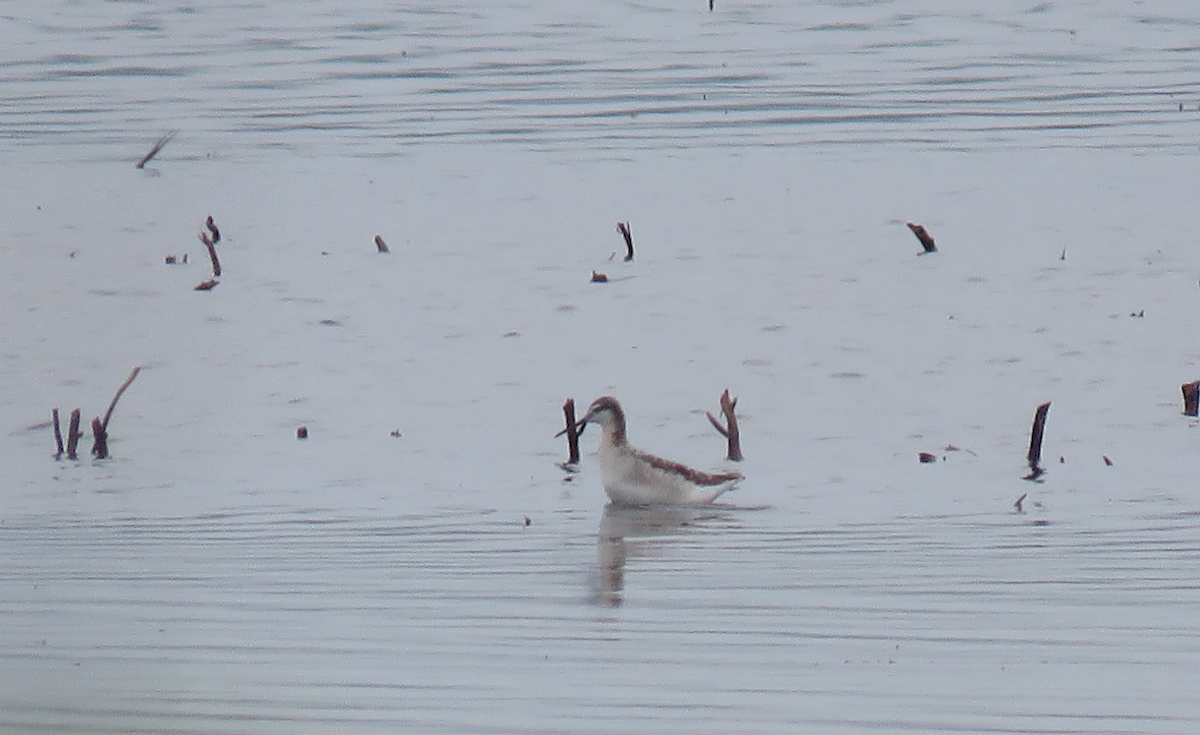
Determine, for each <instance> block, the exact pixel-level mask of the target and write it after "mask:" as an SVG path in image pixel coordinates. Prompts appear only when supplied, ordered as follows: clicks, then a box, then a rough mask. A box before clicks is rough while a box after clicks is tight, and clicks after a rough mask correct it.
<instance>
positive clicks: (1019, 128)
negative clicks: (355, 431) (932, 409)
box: [0, 0, 1200, 733]
mask: <svg viewBox="0 0 1200 735" xmlns="http://www.w3.org/2000/svg"><path fill="white" fill-rule="evenodd" d="M691 5H692V6H694V7H687V6H685V4H683V3H673V4H667V3H638V2H629V3H577V4H567V5H565V6H564V4H561V3H538V2H532V3H521V4H518V3H514V4H511V5H495V4H493V5H487V6H480V7H476V6H472V5H461V6H458V5H437V6H432V7H423V6H416V7H412V6H404V5H396V4H380V6H379V7H369V6H368V5H367V4H356V5H352V6H350V7H349V8H344V7H341V6H338V5H336V4H332V3H329V2H327V1H326V0H313V1H312V2H304V3H256V4H237V5H230V6H228V7H218V6H217V5H215V4H213V5H205V4H200V3H196V4H178V3H167V4H157V3H150V2H109V3H94V2H85V3H77V2H64V3H59V4H45V5H41V6H37V8H36V9H34V10H30V9H25V8H13V7H5V8H4V9H3V11H2V14H3V17H0V39H2V40H3V44H2V47H3V49H4V51H3V52H0V53H2V54H3V57H2V61H0V89H2V90H3V92H2V93H0V146H2V149H0V152H2V155H3V156H4V157H5V158H6V159H7V160H9V161H11V162H12V163H14V164H18V165H22V166H27V167H31V168H29V169H27V170H36V165H37V164H39V163H43V162H48V161H54V162H59V163H61V162H64V161H66V162H68V163H69V164H74V163H78V164H79V165H81V166H85V165H90V164H106V163H115V162H120V163H121V164H122V166H126V167H128V164H131V163H132V162H133V161H135V160H136V159H137V158H138V157H139V156H140V155H141V154H142V153H144V152H145V150H147V149H148V147H149V144H150V143H152V142H153V141H154V140H155V139H156V138H157V137H159V136H160V135H162V134H163V133H165V132H167V131H169V130H178V131H179V132H178V134H177V135H176V137H175V139H174V140H173V141H172V142H171V143H170V144H169V145H168V146H167V148H165V149H164V151H163V153H162V154H161V157H160V159H159V161H158V163H157V165H160V166H164V167H165V166H168V165H172V164H176V165H186V164H187V163H188V162H192V163H196V162H205V163H208V162H213V163H214V165H226V166H230V167H231V168H232V167H233V166H234V162H236V165H244V164H246V163H247V162H252V163H253V164H255V165H263V166H267V167H270V166H271V165H272V162H273V161H278V160H279V159H280V158H282V157H293V156H298V157H303V158H311V159H314V160H317V161H320V160H321V159H322V158H356V157H364V158H365V157H372V158H375V157H378V158H385V159H386V158H392V157H395V158H397V159H404V158H412V157H424V158H425V159H426V160H428V158H429V157H436V156H437V154H438V151H439V150H441V149H442V147H445V146H456V147H457V146H461V147H471V146H478V147H487V148H492V147H508V148H513V149H517V150H520V151H528V152H531V153H534V154H536V155H541V156H547V157H550V158H551V159H586V160H601V161H611V160H626V159H636V158H637V156H638V155H639V153H640V152H642V151H646V150H656V151H659V150H664V149H665V150H671V149H676V150H679V151H681V152H687V153H688V155H694V156H698V157H703V156H705V155H707V154H709V153H712V152H715V151H725V152H728V151H735V152H736V151H737V150H738V149H740V148H747V147H755V148H757V147H781V148H782V147H793V146H807V147H810V148H812V149H814V150H820V151H825V152H827V153H830V154H832V155H838V154H842V153H846V154H847V155H850V154H852V155H856V156H862V155H866V156H870V155H871V152H872V151H883V150H888V151H892V150H895V149H904V150H911V151H915V152H918V153H927V154H930V155H935V154H936V155H950V154H958V153H971V152H994V151H997V150H1012V151H1016V152H1017V153H1018V154H1021V155H1030V156H1033V155H1036V154H1037V153H1038V152H1039V151H1044V150H1047V149H1058V148H1103V149H1110V150H1117V151H1125V152H1128V154H1129V155H1143V154H1146V153H1150V152H1153V153H1156V154H1167V155H1190V154H1193V153H1194V152H1195V150H1196V146H1197V139H1196V132H1197V117H1198V116H1200V110H1198V105H1200V86H1198V84H1197V82H1198V80H1200V74H1198V71H1200V69H1198V67H1200V11H1198V10H1197V9H1195V8H1194V7H1193V6H1192V5H1191V4H1190V3H1185V2H1177V3H1166V2H1148V3H1122V2H1098V3H1087V4H1084V3H1074V4H1067V3H1056V2H1045V3H1033V2H1028V3H1010V2H1002V3H993V4H991V5H989V6H987V7H986V8H985V7H984V6H982V5H975V4H970V3H958V2H938V1H936V0H913V1H911V2H909V1H903V0H896V1H893V2H833V3H820V4H818V3H793V4H782V3H781V4H778V6H777V5H772V4H766V3H756V4H744V3H735V2H730V1H728V0H726V1H725V2H722V0H717V3H716V8H715V11H714V12H713V13H709V12H708V11H707V7H703V3H691ZM7 185H8V186H9V187H13V186H19V185H20V183H19V182H14V181H11V180H10V181H8V182H7ZM9 438H11V437H9ZM38 459H39V460H41V459H42V457H41V456H40V455H39V457H38ZM549 461H550V460H549V459H547V462H549ZM115 473H116V471H114V474H115ZM587 482H590V483H592V484H593V485H594V484H595V478H594V477H589V478H587ZM47 485H48V487H47V488H45V492H46V497H47V500H46V507H45V509H44V511H43V512H29V511H28V510H26V509H22V510H21V512H18V513H13V514H11V515H9V516H8V517H5V518H3V519H0V558H3V559H4V562H3V570H2V571H0V729H2V730H3V731H5V732H31V733H33V732H88V733H102V732H108V733H135V732H136V733H167V732H171V733H273V732H278V733H318V732H362V733H371V732H380V733H384V732H388V733H391V732H429V733H464V732H514V733H517V732H519V733H532V732H541V733H602V732H603V733H607V732H628V733H635V732H645V733H676V732H677V733H697V732H721V733H729V732H821V733H841V732H846V733H849V732H872V731H874V732H878V731H885V732H914V733H915V732H931V731H943V732H964V733H966V732H1000V733H1029V732H1053V733H1133V732H1139V733H1142V732H1159V733H1190V732H1193V731H1194V730H1195V728H1196V724H1197V722H1198V721H1200V708H1198V705H1197V696H1196V695H1197V694H1198V693H1200V690H1198V688H1197V685H1196V683H1195V682H1196V681H1200V636H1198V635H1197V634H1198V633H1200V626H1198V624H1197V618H1196V610H1197V604H1198V603H1200V584H1197V582H1196V570H1197V568H1198V562H1200V513H1198V512H1197V511H1196V510H1194V507H1195V504H1194V503H1190V504H1189V500H1188V499H1187V498H1186V492H1187V491H1186V489H1181V488H1176V489H1174V491H1173V492H1177V493H1180V494H1182V495H1184V496H1185V497H1184V499H1182V500H1181V499H1180V498H1179V497H1178V496H1176V495H1169V494H1168V493H1164V494H1163V496H1162V497H1159V499H1158V501H1156V502H1148V503H1146V504H1145V505H1144V507H1139V508H1132V509H1131V508H1126V507H1122V508H1121V509H1119V510H1115V511H1114V510H1111V509H1109V510H1106V511H1104V512H1102V513H1101V514H1100V516H1099V517H1093V516H1089V515H1087V514H1085V513H1074V514H1073V513H1070V512H1065V513H1062V514H1060V515H1059V516H1058V517H1055V518H1053V519H1047V518H1046V517H1045V516H1044V515H1042V514H1039V513H1038V512H1036V511H1034V510H1032V509H1031V512H1030V513H1029V514H1017V513H1014V512H1011V509H1009V508H1007V507H1004V508H1002V509H1000V510H999V511H996V510H995V509H989V511H988V512H982V511H981V512H979V513H975V512H956V513H946V514H938V515H931V514H926V513H914V514H905V513H900V514H895V515H894V516H893V517H889V518H886V519H883V520H879V519H874V518H873V519H871V520H869V521H861V522H854V521H846V520H845V519H844V517H843V516H839V517H838V518H837V519H826V518H822V517H814V516H805V515H802V514H799V513H791V512H788V511H787V510H786V508H787V506H788V504H787V503H774V502H770V501H772V498H771V495H770V494H771V492H772V490H771V489H770V488H760V489H759V491H758V492H759V493H760V496H759V497H761V496H764V495H765V496H766V499H767V501H768V502H767V503H764V504H762V505H760V504H759V503H758V498H756V497H754V496H751V498H750V499H749V500H747V503H748V504H749V505H752V507H744V506H734V505H721V506H717V507H715V508H711V509H702V510H680V509H657V510H611V509H609V510H606V509H605V508H603V507H602V500H601V498H600V495H599V492H598V490H597V491H596V492H592V493H584V492H582V491H580V492H579V493H578V494H567V493H566V492H565V491H564V490H563V489H562V488H563V487H566V486H567V483H562V484H560V483H559V482H558V480H557V479H556V480H555V481H554V482H553V483H551V484H550V485H548V486H547V487H544V488H537V489H536V490H537V492H539V493H540V494H541V495H543V496H545V497H549V498H551V499H552V500H550V501H548V502H547V505H549V506H550V509H549V510H547V511H546V512H543V513H537V514H533V515H534V518H530V519H529V520H528V521H526V520H525V519H524V518H522V517H521V516H520V514H516V515H514V514H513V513H512V512H508V511H507V510H506V511H497V510H495V509H494V508H493V507H492V506H490V505H488V504H487V503H477V502H474V498H475V497H476V496H475V495H470V496H468V497H467V498H466V499H465V500H464V499H454V498H444V497H441V496H439V497H438V498H436V499H435V500H434V501H426V502H420V503H415V505H417V506H418V508H419V510H418V511H414V512H413V513H412V514H399V513H396V512H394V510H387V511H384V512H370V511H368V510H365V509H362V508H353V507H338V506H337V505H336V504H335V503H331V504H330V506H331V507H311V506H308V505H296V504H294V503H292V501H291V497H290V496H289V495H287V494H286V493H282V492H277V490H276V488H272V487H264V488H261V489H260V490H259V491H258V493H257V494H256V495H253V496H236V497H234V496H232V495H230V496H228V497H226V496H223V495H222V491H221V489H220V488H205V489H204V492H205V493H209V492H211V493H212V494H213V499H212V503H211V504H212V506H213V508H214V509H210V510H207V511H199V512H193V511H192V509H193V508H194V506H196V505H201V504H202V503H201V502H199V501H193V502H191V503H189V504H188V506H187V507H186V508H185V509H182V510H180V511H179V512H178V513H172V512H170V509H164V508H163V507H161V506H160V505H156V504H154V501H152V500H148V499H139V498H137V497H134V498H122V501H121V503H122V504H121V505H120V508H121V509H120V510H119V511H113V510H112V509H111V508H109V507H107V506H105V501H106V500H108V498H107V497H101V498H100V499H98V500H94V499H93V500H83V501H80V500H79V499H78V498H76V497H74V496H73V493H75V492H86V491H79V490H69V489H64V488H63V487H62V486H61V485H54V484H51V483H47ZM2 487H3V483H2V482H0V488H2ZM592 489H593V490H594V489H595V488H592ZM1017 489H1018V490H1020V489H1021V488H1020V487H1018V488H1017ZM38 490H39V491H41V490H42V488H38ZM22 491H23V492H24V493H25V495H29V492H28V489H27V488H22ZM380 492H383V491H380ZM775 492H781V491H780V490H775ZM845 492H847V493H852V492H854V489H852V488H848V489H846V490H845ZM1014 494H1015V493H1014ZM1168 495H1169V497H1168ZM1156 497H1157V496H1156ZM143 501H144V502H147V503H148V504H151V505H153V509H152V512H146V513H137V512H129V511H128V506H129V505H130V504H133V505H136V503H138V502H143ZM497 502H498V503H499V501H497ZM781 506H782V507H781Z"/></svg>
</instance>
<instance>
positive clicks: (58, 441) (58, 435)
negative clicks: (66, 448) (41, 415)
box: [50, 408, 63, 459]
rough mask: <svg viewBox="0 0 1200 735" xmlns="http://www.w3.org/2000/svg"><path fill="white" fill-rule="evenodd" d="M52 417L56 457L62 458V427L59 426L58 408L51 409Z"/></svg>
mask: <svg viewBox="0 0 1200 735" xmlns="http://www.w3.org/2000/svg"><path fill="white" fill-rule="evenodd" d="M50 418H51V419H52V420H53V422H54V448H55V452H54V458H55V459H62V456H63V440H62V429H61V428H59V426H58V409H57V408H52V409H50Z"/></svg>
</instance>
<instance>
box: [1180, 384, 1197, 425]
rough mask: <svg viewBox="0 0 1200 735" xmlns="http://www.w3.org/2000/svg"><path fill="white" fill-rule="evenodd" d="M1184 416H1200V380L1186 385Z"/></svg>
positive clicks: (1184, 387) (1184, 391)
mask: <svg viewBox="0 0 1200 735" xmlns="http://www.w3.org/2000/svg"><path fill="white" fill-rule="evenodd" d="M1181 387H1182V388H1183V415H1184V416H1200V380H1193V381H1192V382H1190V383H1184V384H1183V386H1181Z"/></svg>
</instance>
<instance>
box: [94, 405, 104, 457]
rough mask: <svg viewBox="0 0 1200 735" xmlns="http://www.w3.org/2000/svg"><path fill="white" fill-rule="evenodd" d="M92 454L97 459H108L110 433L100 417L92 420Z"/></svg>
mask: <svg viewBox="0 0 1200 735" xmlns="http://www.w3.org/2000/svg"><path fill="white" fill-rule="evenodd" d="M92 454H93V455H95V457H96V459H108V431H106V430H105V428H104V424H102V423H100V417H99V416H97V417H96V418H94V419H92Z"/></svg>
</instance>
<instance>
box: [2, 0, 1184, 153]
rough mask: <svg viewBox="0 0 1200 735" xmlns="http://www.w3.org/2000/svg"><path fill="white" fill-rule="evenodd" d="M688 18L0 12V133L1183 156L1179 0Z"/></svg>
mask: <svg viewBox="0 0 1200 735" xmlns="http://www.w3.org/2000/svg"><path fill="white" fill-rule="evenodd" d="M703 5H704V3H702V2H694V3H678V2H676V3H663V2H660V3H642V2H601V3H543V2H533V3H511V4H510V3H499V4H485V5H479V6H476V5H472V4H465V5H458V4H451V3H447V4H439V5H434V6H422V5H419V4H417V5H415V6H414V5H410V4H388V3H383V4H367V3H364V4H357V5H355V6H354V7H353V8H351V9H343V8H340V7H338V6H335V5H332V4H330V3H326V2H321V1H312V2H304V3H300V4H295V3H268V2H260V3H238V4H230V5H228V6H224V7H222V6H221V5H219V4H217V3H199V4H160V3H142V2H113V3H72V2H63V3H54V4H42V5H39V6H37V9H36V10H28V9H18V8H8V9H6V13H5V16H4V17H3V18H2V19H0V38H3V40H4V42H5V49H6V50H5V52H4V60H3V66H2V67H0V70H2V71H0V80H2V81H3V84H4V90H5V92H4V95H3V99H2V100H0V140H3V141H5V142H6V145H7V146H10V147H11V146H35V147H41V148H53V149H54V150H55V153H56V155H58V156H65V157H72V158H80V159H92V158H99V159H102V160H109V159H110V158H112V157H119V156H125V157H129V156H131V155H132V156H134V157H135V160H136V156H137V155H140V154H141V152H142V151H141V150H138V151H137V152H136V153H131V151H133V150H135V149H144V148H148V142H149V141H153V140H154V139H155V138H157V137H158V136H159V135H161V134H163V133H164V132H166V131H167V130H171V129H178V130H180V134H181V136H182V137H186V138H189V139H192V143H191V150H192V155H197V152H198V151H199V152H203V153H204V154H205V155H214V156H222V155H224V156H228V155H239V156H246V155H250V154H249V151H251V150H253V151H271V150H276V149H282V150H286V151H290V152H295V153H299V154H304V155H313V154H317V153H323V154H333V155H350V156H399V155H404V154H405V153H406V151H409V150H411V149H412V147H413V146H423V145H429V144H433V143H482V144H487V145H498V144H511V145H519V146H522V147H525V148H529V149H537V150H543V151H556V152H563V151H572V152H574V153H575V154H582V155H593V156H596V155H601V154H603V155H620V154H621V153H622V152H624V153H628V152H629V151H633V150H638V149H648V148H649V149H663V148H671V147H680V148H698V149H706V148H714V147H729V146H734V147H736V146H779V145H810V146H811V145H822V146H845V145H855V146H859V145H863V144H879V145H889V146H895V145H897V144H901V145H910V146H920V147H928V148H933V149H951V150H976V149H991V148H1005V147H1018V148H1043V147H1076V146H1088V147H1103V148H1113V147H1117V148H1130V149H1160V148H1167V149H1170V148H1185V149H1189V150H1191V149H1193V147H1194V146H1195V145H1196V140H1195V129H1196V126H1195V123H1196V118H1197V116H1198V115H1200V110H1198V106H1200V90H1198V89H1197V87H1196V79H1197V76H1198V72H1200V60H1198V54H1197V50H1198V49H1200V42H1198V41H1197V38H1198V37H1200V18H1198V17H1197V14H1196V11H1195V8H1194V7H1193V6H1192V5H1191V4H1189V3H1187V2H1150V3H1134V4H1132V5H1130V4H1128V3H1120V2H1097V3H1087V4H1077V3H1054V2H1045V3H1033V2H1029V3H1026V2H1003V3H999V4H992V5H990V6H988V7H987V8H986V9H985V8H982V7H981V8H974V7H968V6H963V5H962V4H961V3H954V2H936V1H929V2H920V1H917V0H908V1H902V0H892V1H891V2H884V1H880V2H830V3H814V2H800V3H778V4H771V3H753V4H746V3H740V2H730V3H719V6H720V7H718V8H717V9H716V11H715V12H713V13H708V12H706V8H704V7H703ZM1181 105H1182V107H1183V111H1181V110H1180V106H1181ZM183 147H184V146H178V148H183Z"/></svg>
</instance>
